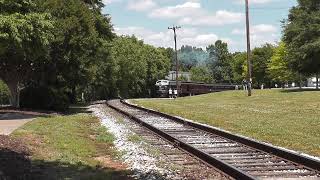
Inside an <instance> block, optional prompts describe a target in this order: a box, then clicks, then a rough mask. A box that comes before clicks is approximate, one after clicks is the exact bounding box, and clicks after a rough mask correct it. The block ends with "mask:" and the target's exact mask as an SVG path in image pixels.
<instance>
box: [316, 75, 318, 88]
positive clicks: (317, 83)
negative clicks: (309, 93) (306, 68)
mask: <svg viewBox="0 0 320 180" xmlns="http://www.w3.org/2000/svg"><path fill="white" fill-rule="evenodd" d="M316 81H317V83H316V89H319V73H317V74H316Z"/></svg>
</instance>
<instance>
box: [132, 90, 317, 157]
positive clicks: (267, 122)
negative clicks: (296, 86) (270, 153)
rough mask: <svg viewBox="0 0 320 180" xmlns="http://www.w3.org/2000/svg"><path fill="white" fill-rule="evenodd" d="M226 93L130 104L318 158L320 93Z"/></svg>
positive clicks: (135, 101) (270, 91)
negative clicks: (250, 95)
mask: <svg viewBox="0 0 320 180" xmlns="http://www.w3.org/2000/svg"><path fill="white" fill-rule="evenodd" d="M253 93H254V94H253V96H252V97H246V96H245V93H244V92H243V91H229V92H221V93H214V94H207V95H201V96H194V97H184V98H179V99H177V100H168V99H153V100H151V99H149V100H148V99H143V100H132V102H133V103H136V104H139V105H142V106H144V107H149V108H152V109H155V110H159V111H162V112H165V113H168V114H171V115H178V116H181V117H185V118H188V119H192V120H195V121H198V122H201V123H206V124H209V125H213V126H215V127H220V128H223V129H226V130H229V131H231V132H235V133H238V134H242V135H245V136H248V137H252V138H255V139H258V140H262V141H265V142H269V143H272V144H274V145H278V146H282V147H286V148H289V149H293V150H298V151H301V152H305V153H308V154H311V155H315V156H320V92H315V91H313V92H311V91H310V92H309V91H308V92H307V91H306V92H299V91H281V90H255V91H254V92H253Z"/></svg>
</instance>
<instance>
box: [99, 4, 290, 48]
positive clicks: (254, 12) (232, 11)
mask: <svg viewBox="0 0 320 180" xmlns="http://www.w3.org/2000/svg"><path fill="white" fill-rule="evenodd" d="M103 1H104V3H105V4H106V7H105V8H104V9H103V12H104V13H107V14H110V15H111V17H112V23H113V25H114V29H115V32H116V33H117V34H119V35H132V34H134V35H135V36H137V37H138V38H139V39H142V40H144V42H145V43H148V44H151V45H154V46H158V47H159V46H162V47H173V34H172V31H170V30H168V29H167V28H168V26H172V25H174V24H175V25H179V26H182V28H181V29H180V30H179V31H178V46H181V45H191V46H197V47H203V48H205V47H206V46H207V45H209V44H213V43H214V42H215V41H216V40H217V39H221V40H223V41H225V42H228V44H229V49H230V50H231V51H233V52H234V51H244V50H245V48H246V41H245V14H244V0H103ZM249 3H250V21H251V22H250V24H251V43H252V46H253V47H257V46H260V45H262V44H264V43H273V44H274V43H277V42H278V41H279V40H280V37H281V22H280V21H281V20H283V19H285V18H286V17H287V15H288V11H289V9H290V8H291V7H292V6H295V5H296V0H249Z"/></svg>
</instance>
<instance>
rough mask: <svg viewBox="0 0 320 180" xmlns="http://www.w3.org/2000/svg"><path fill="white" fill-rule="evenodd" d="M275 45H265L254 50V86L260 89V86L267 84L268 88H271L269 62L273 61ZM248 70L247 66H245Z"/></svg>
mask: <svg viewBox="0 0 320 180" xmlns="http://www.w3.org/2000/svg"><path fill="white" fill-rule="evenodd" d="M273 49H274V47H273V45H271V44H265V45H263V46H262V47H257V48H254V49H253V51H252V57H251V58H252V64H253V71H252V79H253V86H255V87H260V85H262V84H265V85H266V86H269V87H270V86H271V84H270V83H271V79H270V77H269V76H268V72H267V71H268V62H269V61H270V60H271V57H272V55H273ZM244 68H246V65H245V66H244Z"/></svg>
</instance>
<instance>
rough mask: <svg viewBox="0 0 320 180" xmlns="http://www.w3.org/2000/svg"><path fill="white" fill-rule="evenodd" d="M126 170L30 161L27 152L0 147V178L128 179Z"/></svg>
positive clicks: (27, 179)
mask: <svg viewBox="0 0 320 180" xmlns="http://www.w3.org/2000/svg"><path fill="white" fill-rule="evenodd" d="M129 173H130V172H129V171H126V170H116V169H112V168H101V167H94V168H93V167H90V166H88V165H84V164H82V163H78V164H69V163H62V162H58V161H53V162H48V161H42V160H36V161H31V160H30V159H29V158H28V154H27V153H17V152H14V151H12V150H9V149H0V179H1V180H7V179H8V180H11V179H17V180H19V179H21V180H29V179H30V180H31V179H32V180H33V179H37V180H42V179H43V180H45V179H46V180H47V179H52V180H55V179H129V178H128V176H127V175H128V174H129Z"/></svg>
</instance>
